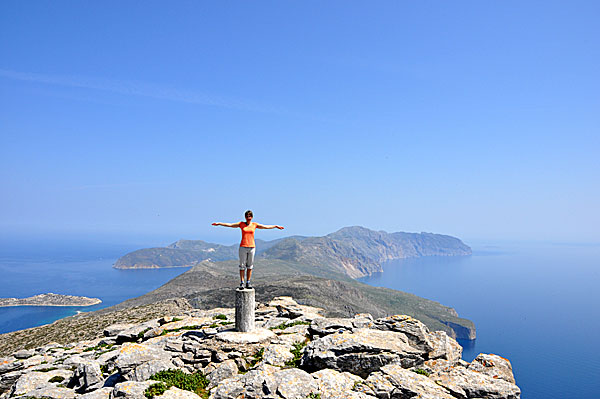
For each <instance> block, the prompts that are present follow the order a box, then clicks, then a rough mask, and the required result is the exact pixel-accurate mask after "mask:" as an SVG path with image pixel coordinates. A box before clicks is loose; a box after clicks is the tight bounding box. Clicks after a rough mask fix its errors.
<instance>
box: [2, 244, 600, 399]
mask: <svg viewBox="0 0 600 399" xmlns="http://www.w3.org/2000/svg"><path fill="white" fill-rule="evenodd" d="M164 244H166V243H164ZM467 244H469V245H471V247H472V248H473V255H470V256H460V257H423V258H413V259H403V260H397V261H391V262H387V263H385V264H384V265H383V272H382V273H377V274H375V275H372V276H369V277H366V278H363V279H362V281H363V282H365V283H367V284H370V285H373V286H381V287H388V288H393V289H397V290H401V291H406V292H410V293H413V294H415V295H418V296H421V297H424V298H428V299H431V300H434V301H437V302H440V303H441V304H443V305H445V306H450V307H453V308H454V309H456V311H457V312H458V314H459V315H460V317H464V318H467V319H470V320H472V321H473V322H474V323H475V326H476V329H477V339H476V340H474V341H463V340H460V341H459V343H460V344H461V345H462V346H463V359H464V360H466V361H471V360H473V359H474V358H475V357H476V356H477V355H478V354H479V353H494V354H497V355H500V356H502V357H505V358H508V359H509V360H510V361H511V364H512V367H513V372H514V374H515V378H516V381H517V385H519V387H520V388H521V390H522V395H521V397H522V398H524V399H542V398H590V399H591V398H598V397H600V394H599V392H600V346H599V345H598V338H599V337H600V335H599V331H600V289H599V288H598V285H599V283H600V245H598V244H561V243H539V242H536V243H532V242H501V243H499V242H484V241H482V242H476V243H470V242H467ZM147 246H153V245H147ZM142 247H144V245H140V244H139V243H136V244H103V243H98V242H91V241H78V242H72V241H69V242H66V241H60V240H54V241H46V242H44V243H37V244H36V245H33V244H32V242H31V241H28V242H26V243H18V242H11V243H7V242H3V243H0V279H1V280H2V283H1V284H0V297H27V296H32V295H36V294H40V293H47V292H53V293H57V294H68V295H82V296H88V297H95V298H100V299H101V300H102V301H103V302H102V303H101V304H99V305H95V306H90V307H47V306H35V307H31V306H19V307H8V308H0V333H5V332H10V331H15V330H19V329H24V328H30V327H34V326H39V325H42V324H47V323H51V322H53V321H55V320H57V319H59V318H62V317H66V316H69V315H73V314H75V313H77V312H87V311H92V310H96V309H100V308H103V307H107V306H111V305H114V304H117V303H120V302H122V301H124V300H126V299H129V298H133V297H136V296H139V295H142V294H145V293H146V292H148V291H151V290H153V289H155V288H158V287H159V286H161V285H162V284H164V283H166V282H167V281H169V280H170V279H172V278H173V277H175V276H177V275H179V274H181V273H183V272H185V271H186V270H188V268H170V269H141V270H119V269H114V268H113V267H112V266H113V264H114V262H115V261H116V260H117V259H118V257H119V256H121V255H122V254H124V253H127V252H129V251H131V250H134V249H139V248H142ZM257 266H259V265H257ZM259 270H260V269H259V268H258V267H257V270H256V271H257V272H258V271H259Z"/></svg>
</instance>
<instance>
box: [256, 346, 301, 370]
mask: <svg viewBox="0 0 600 399" xmlns="http://www.w3.org/2000/svg"><path fill="white" fill-rule="evenodd" d="M290 349H292V347H291V346H288V345H276V344H271V345H269V346H267V347H266V348H265V352H264V354H263V361H264V362H265V363H267V364H270V365H272V366H285V363H286V362H289V361H290V360H292V359H293V358H294V354H293V353H292V352H290Z"/></svg>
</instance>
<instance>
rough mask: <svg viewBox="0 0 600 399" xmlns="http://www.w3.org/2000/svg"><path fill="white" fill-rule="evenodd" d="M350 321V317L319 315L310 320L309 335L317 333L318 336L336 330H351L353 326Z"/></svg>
mask: <svg viewBox="0 0 600 399" xmlns="http://www.w3.org/2000/svg"><path fill="white" fill-rule="evenodd" d="M352 322H353V320H352V319H343V318H331V319H326V318H323V317H321V318H318V319H314V320H313V321H312V323H311V324H310V328H309V330H308V331H309V333H310V334H311V335H318V336H319V337H323V336H325V335H329V334H333V333H337V332H344V331H352V329H353V328H354V325H353V324H352Z"/></svg>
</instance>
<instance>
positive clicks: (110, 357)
mask: <svg viewBox="0 0 600 399" xmlns="http://www.w3.org/2000/svg"><path fill="white" fill-rule="evenodd" d="M118 356H119V350H117V349H115V350H113V351H110V352H106V353H103V354H101V355H100V356H98V358H97V359H96V361H97V362H98V363H99V364H100V365H108V364H109V363H114V361H115V360H116V359H117V357H118Z"/></svg>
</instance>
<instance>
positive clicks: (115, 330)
mask: <svg viewBox="0 0 600 399" xmlns="http://www.w3.org/2000/svg"><path fill="white" fill-rule="evenodd" d="M133 326H135V324H113V325H110V326H108V327H106V328H105V329H104V332H103V333H104V336H105V337H116V336H117V335H119V333H120V332H121V331H125V330H127V329H128V328H131V327H133Z"/></svg>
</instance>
